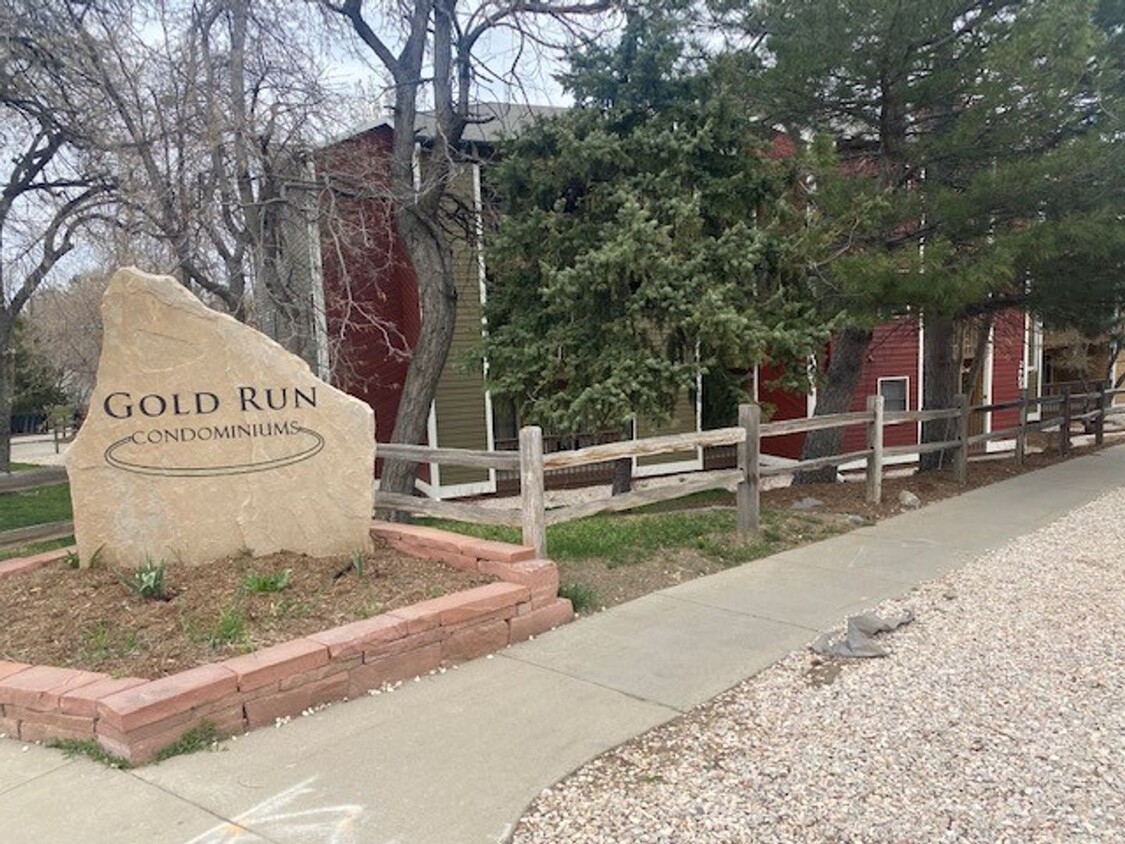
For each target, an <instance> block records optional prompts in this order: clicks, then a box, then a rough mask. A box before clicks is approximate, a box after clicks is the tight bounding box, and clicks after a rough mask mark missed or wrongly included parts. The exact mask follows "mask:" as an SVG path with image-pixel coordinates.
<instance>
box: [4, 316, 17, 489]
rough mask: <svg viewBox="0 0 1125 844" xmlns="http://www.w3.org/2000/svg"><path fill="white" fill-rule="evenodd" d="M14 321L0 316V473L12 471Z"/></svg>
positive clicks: (8, 317) (9, 317)
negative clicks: (12, 355)
mask: <svg viewBox="0 0 1125 844" xmlns="http://www.w3.org/2000/svg"><path fill="white" fill-rule="evenodd" d="M14 328H15V320H14V319H13V318H12V317H11V316H10V315H9V314H7V313H4V314H2V315H0V472H3V473H5V474H7V473H8V472H11V471H12V393H13V392H14V390H15V380H16V379H15V371H14V369H15V367H14V366H13V362H12V357H11V354H12V332H13V329H14Z"/></svg>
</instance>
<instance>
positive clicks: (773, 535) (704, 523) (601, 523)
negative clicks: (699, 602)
mask: <svg viewBox="0 0 1125 844" xmlns="http://www.w3.org/2000/svg"><path fill="white" fill-rule="evenodd" d="M783 518H784V517H783V515H782V514H781V513H779V512H776V511H772V510H766V511H764V512H763V513H762V530H761V532H760V534H759V535H758V536H757V537H753V538H751V540H750V542H748V543H746V544H745V545H743V544H739V543H738V542H735V541H732V538H733V537H735V535H736V532H737V530H738V514H737V513H736V512H735V511H734V510H733V509H730V510H725V509H724V510H700V509H694V510H678V511H670V512H661V513H636V512H634V513H632V514H608V513H607V514H601V515H597V516H590V517H589V518H586V519H577V520H575V521H573V522H563V523H562V524H558V525H550V526H549V527H548V528H547V548H548V552H549V553H550V555H551V558H552V559H554V560H590V559H602V560H605V561H606V564H607V565H608V566H609V567H610V568H614V567H616V566H622V565H629V564H631V563H639V562H643V561H645V560H647V559H650V558H652V557H653V556H654V555H656V554H658V553H660V552H662V551H668V550H672V549H676V548H692V549H695V550H697V551H701V552H703V553H704V554H706V555H707V556H709V557H713V558H715V559H718V560H719V561H721V562H723V563H724V564H726V565H735V564H737V563H742V562H747V561H749V560H754V559H757V558H758V557H762V556H765V555H767V554H771V553H773V552H774V550H776V548H777V546H779V545H780V544H781V542H782V541H783V538H782V536H781V533H780V530H779V525H780V523H781V521H782V519H783ZM420 521H421V522H422V523H424V524H428V525H431V526H432V527H436V528H441V529H443V530H449V531H453V532H455V533H463V534H467V535H469V536H477V537H480V538H482V539H497V540H500V541H502V542H516V543H518V542H520V541H521V539H520V531H519V529H518V528H510V527H503V526H497V525H477V524H469V523H466V522H455V521H451V520H448V519H424V520H420Z"/></svg>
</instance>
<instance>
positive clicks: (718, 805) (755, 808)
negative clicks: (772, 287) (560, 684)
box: [514, 489, 1125, 844]
mask: <svg viewBox="0 0 1125 844" xmlns="http://www.w3.org/2000/svg"><path fill="white" fill-rule="evenodd" d="M903 610H910V611H911V612H913V613H914V615H915V617H916V620H915V621H914V623H912V624H910V625H909V626H907V627H905V628H902V629H901V630H899V631H897V632H895V633H893V634H890V635H888V636H885V637H882V639H881V641H882V642H883V643H884V644H886V645H887V646H888V648H889V650H890V656H889V657H888V658H886V659H873V660H860V661H852V662H847V663H834V662H824V663H820V664H817V658H815V657H813V656H812V655H811V654H810V653H807V652H804V653H796V654H792V655H790V656H789V657H788V658H786V659H785V660H783V661H782V662H780V663H778V664H777V665H775V666H773V667H772V668H770V669H769V670H767V671H765V672H763V673H761V674H759V675H757V676H756V677H754V678H752V679H750V680H748V681H746V682H744V683H742V684H741V685H739V686H737V687H735V688H734V689H732V690H730V691H729V692H727V693H726V694H724V695H723V696H721V697H719V698H717V699H715V700H713V701H711V702H710V703H708V704H706V705H704V706H702V707H699V708H698V709H696V710H693V711H692V712H690V713H688V714H687V715H685V716H684V717H682V718H680V719H678V720H677V721H674V722H672V723H670V724H668V725H666V726H664V727H660V728H658V729H656V730H654V731H652V732H650V733H648V734H646V735H644V736H642V737H641V738H639V739H637V740H635V741H633V742H630V743H629V744H627V745H624V746H622V747H620V748H618V749H616V750H614V751H611V752H609V753H607V754H605V755H604V756H602V757H599V758H598V759H596V760H594V761H593V762H591V763H590V764H588V765H586V766H585V767H583V768H582V769H580V770H579V771H577V772H576V773H575V774H573V775H572V776H570V777H569V778H568V779H566V780H564V781H563V782H561V783H559V784H558V785H556V786H555V787H553V788H551V789H549V790H547V791H545V792H544V793H543V794H542V795H541V796H540V798H539V799H538V800H537V801H536V802H535V803H534V804H533V805H532V807H531V808H530V810H529V811H528V812H527V814H526V815H525V816H524V818H523V819H522V820H521V821H520V823H519V825H518V827H517V829H516V832H515V835H514V841H515V842H519V844H529V842H552V844H560V842H606V844H620V842H799V841H816V842H843V841H848V842H931V841H932V842H944V841H958V842H960V841H973V842H977V841H979V842H1039V841H1043V842H1047V841H1081V842H1121V841H1125V679H1123V674H1125V644H1123V638H1122V636H1123V634H1125V489H1119V490H1117V491H1115V492H1112V493H1110V494H1108V495H1106V496H1104V497H1102V498H1101V499H1099V500H1097V501H1095V502H1093V503H1091V504H1089V505H1087V506H1086V507H1083V508H1082V509H1080V510H1076V511H1075V512H1073V513H1071V514H1070V515H1068V516H1067V517H1065V518H1063V519H1061V520H1060V521H1058V522H1055V523H1054V524H1052V525H1050V526H1048V527H1046V528H1044V529H1043V530H1040V531H1039V532H1037V533H1035V534H1032V535H1029V536H1026V537H1023V538H1021V539H1019V540H1016V541H1014V542H1012V543H1010V544H1009V545H1007V546H1006V547H1004V548H1003V549H1001V550H999V551H997V552H994V553H992V554H989V555H987V556H985V557H982V558H980V559H978V560H976V561H974V562H972V563H970V564H969V565H967V566H966V567H965V568H964V569H962V570H960V571H958V572H956V573H955V574H953V575H950V576H948V577H946V578H943V579H942V580H939V581H935V582H933V583H929V584H926V585H925V586H923V587H921V588H919V589H917V590H915V591H914V592H912V593H911V594H910V595H909V596H908V597H906V598H904V599H902V600H897V601H890V602H887V603H885V604H883V605H882V606H881V607H880V608H879V612H886V613H888V614H889V613H897V612H901V611H903ZM841 621H842V620H841Z"/></svg>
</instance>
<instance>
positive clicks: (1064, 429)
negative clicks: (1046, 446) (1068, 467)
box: [1059, 387, 1070, 457]
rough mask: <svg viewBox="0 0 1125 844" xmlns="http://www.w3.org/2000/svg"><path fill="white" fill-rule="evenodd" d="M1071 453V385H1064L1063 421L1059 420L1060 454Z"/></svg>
mask: <svg viewBox="0 0 1125 844" xmlns="http://www.w3.org/2000/svg"><path fill="white" fill-rule="evenodd" d="M1069 453H1070V387H1063V400H1062V421H1061V422H1059V455H1060V456H1063V457H1065V456H1066V455H1067V454H1069Z"/></svg>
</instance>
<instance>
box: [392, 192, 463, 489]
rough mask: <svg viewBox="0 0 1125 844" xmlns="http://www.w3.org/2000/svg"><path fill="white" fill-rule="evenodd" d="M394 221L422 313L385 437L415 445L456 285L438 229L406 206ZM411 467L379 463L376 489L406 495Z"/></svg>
mask: <svg viewBox="0 0 1125 844" xmlns="http://www.w3.org/2000/svg"><path fill="white" fill-rule="evenodd" d="M398 225H399V232H400V234H401V235H402V238H403V240H404V241H405V243H406V247H407V251H408V253H409V255H410V259H411V262H412V263H413V265H414V271H415V273H416V274H417V278H418V298H419V304H420V306H421V309H422V313H423V315H424V316H423V319H422V327H421V330H420V332H419V334H418V342H417V344H416V345H415V346H414V350H413V354H412V356H411V358H410V366H409V367H408V368H407V371H406V379H405V381H404V383H403V386H402V395H401V397H400V400H399V406H398V415H397V417H396V418H395V428H394V432H393V433H392V434H391V442H394V443H405V444H410V445H416V444H418V443H422V442H425V440H426V430H427V425H428V423H429V418H430V406H431V405H432V404H433V401H434V396H435V394H436V393H437V385H438V378H439V377H440V375H441V371H442V369H443V368H444V366H445V361H446V358H447V357H448V356H449V347H450V344H451V343H452V341H453V329H454V326H455V318H456V315H457V288H456V286H455V285H454V282H453V259H452V255H451V252H450V249H449V246H448V244H447V243H446V242H445V239H444V238H443V237H442V236H441V234H440V232H438V231H437V229H436V228H435V227H434V226H433V225H431V224H428V223H427V222H426V221H424V220H422V219H420V218H419V217H418V215H417V214H416V213H415V212H414V210H413V209H409V208H407V209H403V210H402V211H401V212H400V213H399V215H398ZM417 471H418V464H417V463H414V462H410V461H399V460H388V461H386V463H384V464H383V473H382V475H381V477H380V480H379V488H380V489H381V490H383V491H385V492H394V493H399V494H402V495H412V494H413V493H414V478H415V476H416V474H417Z"/></svg>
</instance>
